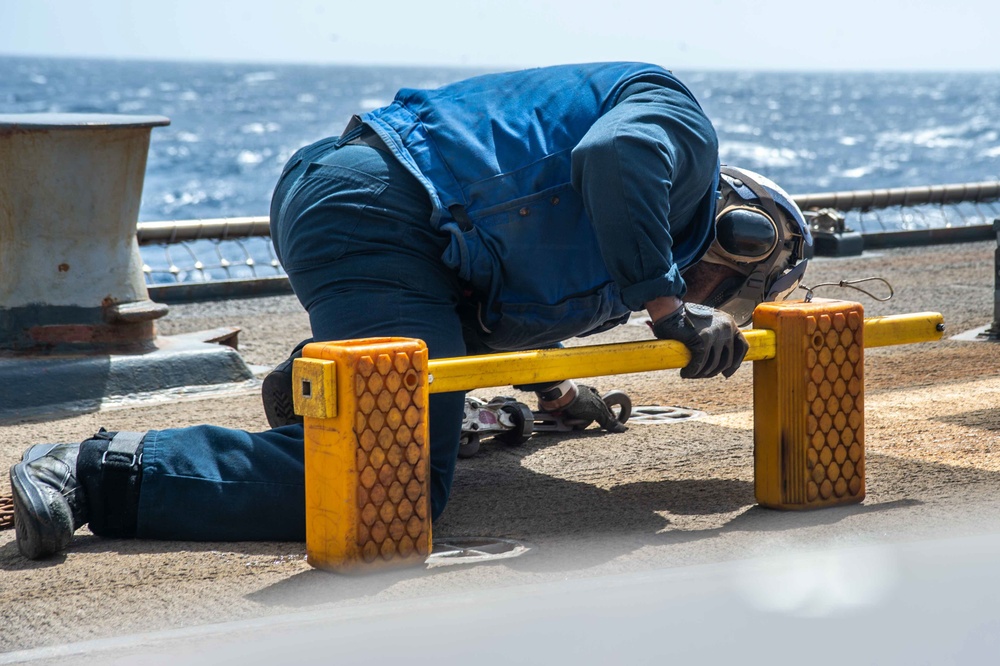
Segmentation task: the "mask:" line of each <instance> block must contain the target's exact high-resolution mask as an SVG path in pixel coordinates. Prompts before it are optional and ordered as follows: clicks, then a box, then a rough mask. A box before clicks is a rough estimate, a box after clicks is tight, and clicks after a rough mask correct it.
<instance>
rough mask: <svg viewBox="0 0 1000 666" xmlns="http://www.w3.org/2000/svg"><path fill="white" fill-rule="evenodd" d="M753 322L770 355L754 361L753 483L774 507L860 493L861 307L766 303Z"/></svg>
mask: <svg viewBox="0 0 1000 666" xmlns="http://www.w3.org/2000/svg"><path fill="white" fill-rule="evenodd" d="M753 321H754V327H755V328H767V329H771V330H773V331H774V332H775V347H776V355H775V358H773V359H769V360H766V361H758V362H756V363H754V487H755V492H756V496H757V501H758V502H759V503H760V504H761V505H763V506H768V507H772V508H777V509H811V508H819V507H824V506H833V505H838V504H850V503H855V502H860V501H861V500H863V499H864V497H865V448H864V309H863V308H862V306H861V304H860V303H852V302H848V301H830V300H814V301H813V302H811V303H801V302H787V301H786V302H783V303H765V304H762V305H760V306H758V307H757V309H756V311H755V312H754V320H753Z"/></svg>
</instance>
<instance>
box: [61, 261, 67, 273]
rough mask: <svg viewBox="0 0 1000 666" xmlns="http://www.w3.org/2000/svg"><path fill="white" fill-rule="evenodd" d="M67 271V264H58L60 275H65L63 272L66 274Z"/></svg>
mask: <svg viewBox="0 0 1000 666" xmlns="http://www.w3.org/2000/svg"><path fill="white" fill-rule="evenodd" d="M68 270H69V264H67V263H65V262H64V263H61V264H59V272H60V273H65V272H67V271H68Z"/></svg>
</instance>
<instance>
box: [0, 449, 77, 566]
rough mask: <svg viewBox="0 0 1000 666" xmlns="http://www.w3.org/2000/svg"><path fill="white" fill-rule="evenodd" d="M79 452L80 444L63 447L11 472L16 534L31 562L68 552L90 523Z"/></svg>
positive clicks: (24, 553)
mask: <svg viewBox="0 0 1000 666" xmlns="http://www.w3.org/2000/svg"><path fill="white" fill-rule="evenodd" d="M32 448H34V447H32ZM29 451H30V449H29ZM79 453H80V445H79V444H59V445H56V446H55V447H53V448H52V449H51V450H50V451H47V452H45V453H44V454H43V455H41V456H39V457H36V458H34V459H30V460H27V461H26V462H20V463H18V464H17V465H14V466H13V467H12V468H11V469H10V485H11V487H12V489H13V495H14V532H15V535H16V537H17V547H18V550H20V551H21V554H22V555H24V556H25V557H27V558H28V559H32V560H37V559H41V558H43V557H48V556H50V555H54V554H56V553H58V552H59V551H61V550H65V548H66V546H68V545H69V542H70V539H72V538H73V532H75V531H76V530H77V528H79V527H82V526H83V525H85V524H86V523H87V520H88V518H87V507H86V504H87V503H86V499H85V498H84V492H83V488H82V487H81V486H80V484H79V483H78V482H77V478H76V461H77V457H78V455H79ZM28 457H29V455H28V453H26V454H25V458H28Z"/></svg>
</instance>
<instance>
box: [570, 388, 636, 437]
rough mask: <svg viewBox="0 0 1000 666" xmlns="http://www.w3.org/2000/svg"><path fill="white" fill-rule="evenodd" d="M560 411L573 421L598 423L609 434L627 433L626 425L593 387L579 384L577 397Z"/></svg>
mask: <svg viewBox="0 0 1000 666" xmlns="http://www.w3.org/2000/svg"><path fill="white" fill-rule="evenodd" d="M560 411H561V412H562V413H563V414H564V415H566V416H568V417H570V418H572V419H579V420H581V421H586V423H587V424H588V425H589V424H590V423H591V422H592V421H597V424H598V425H599V426H601V427H602V428H604V429H605V430H607V431H608V432H625V431H626V430H627V429H628V428H626V427H625V424H624V423H619V422H618V419H616V418H615V415H614V413H613V412H612V411H611V408H610V407H608V406H607V405H606V404H604V400H603V399H602V398H601V396H600V394H599V393H598V392H597V389H595V388H594V387H593V386H584V385H582V384H577V386H576V397H575V398H573V401H572V402H570V403H569V404H568V405H566V406H565V407H563V408H562V409H561V410H560Z"/></svg>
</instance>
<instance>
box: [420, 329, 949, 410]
mask: <svg viewBox="0 0 1000 666" xmlns="http://www.w3.org/2000/svg"><path fill="white" fill-rule="evenodd" d="M943 324H944V317H942V316H941V315H940V314H938V313H936V312H921V313H917V314H905V315H894V316H890V317H873V318H870V319H865V347H882V346H885V345H902V344H908V343H911V342H930V341H933V340H940V339H941V335H942V331H943ZM743 334H744V336H746V339H747V343H749V345H750V350H749V351H748V352H747V355H746V358H745V359H744V360H745V361H763V360H765V359H769V358H774V354H775V349H774V331H770V330H767V329H751V330H747V331H744V332H743ZM690 358H691V355H690V353H689V352H688V350H687V348H686V347H685V346H684V345H682V344H681V343H679V342H674V341H672V340H646V341H642V342H625V343H617V344H606V345H589V346H586V347H570V348H568V349H541V350H533V351H523V352H503V353H498V354H484V355H481V356H465V357H462V358H442V359H436V360H431V361H429V362H428V370H429V372H430V375H431V377H430V392H431V393H446V392H448V391H468V390H472V389H476V388H487V387H491V386H511V385H513V384H532V383H535V382H547V381H559V380H561V379H569V378H572V379H579V378H582V377H602V376H605V375H622V374H626V373H631V372H650V371H653V370H669V369H676V368H683V367H684V366H685V365H687V364H688V361H689V360H690Z"/></svg>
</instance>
